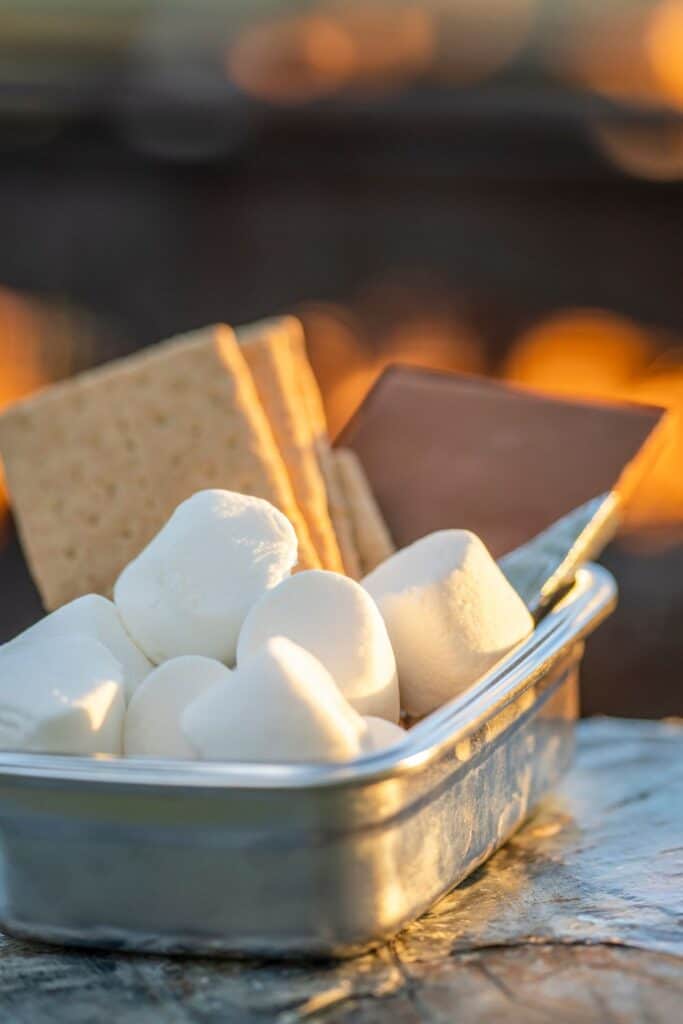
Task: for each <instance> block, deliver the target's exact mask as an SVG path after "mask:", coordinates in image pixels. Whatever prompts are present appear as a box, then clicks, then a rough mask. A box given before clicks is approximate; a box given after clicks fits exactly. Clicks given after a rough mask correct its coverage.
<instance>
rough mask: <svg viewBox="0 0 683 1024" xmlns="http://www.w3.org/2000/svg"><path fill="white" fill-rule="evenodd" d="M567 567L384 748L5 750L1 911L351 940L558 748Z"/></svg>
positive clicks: (439, 890) (562, 751) (565, 675)
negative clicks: (487, 653) (178, 757)
mask: <svg viewBox="0 0 683 1024" xmlns="http://www.w3.org/2000/svg"><path fill="white" fill-rule="evenodd" d="M615 596H616V588H615V584H614V581H613V579H612V577H611V576H610V575H609V573H608V572H606V571H605V570H604V569H601V568H598V567H596V566H589V567H586V568H584V569H581V570H580V571H579V573H578V575H577V578H576V582H575V585H574V587H573V588H572V590H571V591H570V593H569V594H568V595H567V596H566V597H565V598H564V599H563V601H562V602H561V603H560V604H559V605H558V606H557V607H556V608H555V609H553V610H552V611H551V612H550V613H549V614H548V615H547V616H546V617H545V618H544V619H543V620H542V621H541V622H540V624H539V625H538V626H537V628H536V630H535V631H534V633H533V635H532V636H531V637H530V638H529V640H528V641H526V642H525V643H523V644H522V645H520V646H519V647H518V648H517V649H516V650H514V651H513V652H512V653H511V654H510V655H509V656H508V657H507V658H506V659H505V660H504V661H503V662H501V664H500V665H498V666H497V667H496V668H495V669H494V670H493V671H492V672H490V673H489V674H488V675H487V676H486V677H485V678H483V679H482V680H480V682H479V683H478V684H477V685H476V686H474V687H473V688H472V689H471V690H469V691H468V692H467V693H465V694H463V695H462V696H461V697H459V698H456V699H455V700H453V701H452V702H451V703H450V704H448V705H446V706H445V707H443V708H441V709H439V710H438V711H436V712H434V713H433V714H431V715H429V716H428V717H427V718H425V719H424V720H423V721H422V722H420V723H418V724H417V725H415V726H414V727H413V729H411V730H410V732H409V733H407V734H406V738H405V740H403V741H402V742H401V743H400V744H399V745H397V746H396V747H394V748H392V749H390V750H387V751H386V752H383V753H381V754H376V755H374V756H371V757H365V758H363V759H360V760H357V761H355V762H352V763H349V764H345V765H289V766H272V765H243V764H241V765H237V764H234V765H233V764H216V763H198V762H173V761H149V760H143V759H125V760H124V759H121V760H118V759H116V758H110V759H104V758H103V759H92V758H79V757H57V756H48V755H39V756H35V755H26V754H0V849H1V857H2V883H1V884H2V889H1V891H0V924H1V926H2V928H3V929H5V930H6V931H8V932H11V933H13V934H15V935H20V936H27V937H33V938H38V939H42V940H45V941H49V942H59V943H65V944H77V945H92V946H102V947H108V948H114V949H124V950H138V951H147V952H151V951H155V952H164V953H166V952H183V953H197V954H199V953H227V954H243V955H244V954H249V953H253V954H262V955H266V956H273V955H275V956H298V955H328V954H333V955H349V954H353V953H356V952H359V951H360V950H362V949H363V948H366V947H368V946H369V945H371V944H373V943H376V942H378V941H381V940H382V939H385V938H387V937H388V936H390V935H392V934H393V933H395V932H396V931H398V930H399V929H400V928H401V927H402V926H403V925H405V924H407V923H408V922H409V921H411V920H413V919H414V918H416V917H418V916H419V915H420V914H421V913H423V911H425V910H426V909H427V908H428V907H429V906H430V905H431V904H432V903H433V902H434V901H435V900H437V899H438V898H439V897H440V896H442V895H443V894H444V893H446V892H447V891H448V890H449V889H451V888H453V886H455V885H457V883H458V882H460V881H462V879H463V878H465V877H466V875H468V874H469V873H470V872H471V871H473V870H474V868H476V867H477V865H478V864H481V863H482V861H484V860H485V859H486V858H487V857H488V856H489V855H490V854H491V853H493V851H494V850H496V849H497V848H498V847H499V846H500V845H501V844H502V843H503V842H504V841H505V840H506V839H507V838H508V836H509V835H510V834H511V833H512V832H513V831H514V829H516V828H517V826H518V825H519V824H520V823H521V822H522V821H523V819H524V818H525V817H526V816H527V814H528V812H529V810H530V809H531V808H532V807H533V805H534V804H535V803H536V802H537V801H538V799H539V797H540V796H541V795H542V794H543V793H545V792H546V791H547V790H548V789H549V788H550V787H552V786H553V785H554V784H555V782H556V781H557V779H558V778H559V777H560V776H561V775H562V773H563V772H564V771H565V770H566V768H567V766H568V765H569V763H570V760H571V756H572V749H573V738H574V723H575V720H576V717H577V706H578V705H577V685H578V673H579V663H580V661H581V656H582V652H583V639H584V638H585V636H586V635H587V634H588V633H589V632H591V630H593V629H594V628H595V626H596V625H597V624H598V622H600V620H601V619H602V618H604V617H605V616H606V615H607V613H608V612H609V611H610V610H611V608H612V607H613V605H614V602H615Z"/></svg>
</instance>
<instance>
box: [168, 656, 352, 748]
mask: <svg viewBox="0 0 683 1024" xmlns="http://www.w3.org/2000/svg"><path fill="white" fill-rule="evenodd" d="M181 728H182V731H183V733H184V734H185V737H186V738H187V740H188V741H189V743H190V745H191V746H192V747H193V748H194V750H195V751H196V752H197V754H198V755H199V757H202V758H206V759H208V760H221V761H260V762H273V761H276V762H277V761H280V762H288V761H346V760H348V759H350V758H354V757H358V756H359V755H360V754H361V753H362V742H363V737H364V733H365V725H364V723H363V719H362V718H361V717H360V715H358V714H357V713H356V712H355V711H354V710H353V708H352V707H351V706H350V705H349V704H348V703H347V702H346V700H344V697H343V696H342V694H341V693H340V691H339V689H338V687H337V686H336V685H335V683H334V680H333V679H332V677H331V676H330V675H329V673H328V672H327V671H326V670H325V669H324V668H323V666H322V665H321V664H320V662H319V661H317V659H316V658H314V657H313V655H312V654H309V652H308V651H305V650H304V649H303V648H301V647H298V646H297V645H296V644H293V643H291V641H289V640H286V639H285V638H284V637H275V638H274V639H272V640H268V641H267V643H266V644H265V646H263V647H262V648H260V649H259V650H258V651H257V653H256V654H255V655H254V657H253V658H251V659H250V660H247V661H245V662H240V664H239V665H238V667H237V669H236V670H235V671H234V672H233V673H232V678H231V679H230V680H229V681H226V682H225V683H219V685H218V686H214V687H213V688H212V689H210V690H207V692H206V693H204V694H202V696H201V697H198V698H197V700H195V701H193V703H192V704H190V706H189V707H188V708H187V709H186V710H185V711H184V712H183V715H182V717H181Z"/></svg>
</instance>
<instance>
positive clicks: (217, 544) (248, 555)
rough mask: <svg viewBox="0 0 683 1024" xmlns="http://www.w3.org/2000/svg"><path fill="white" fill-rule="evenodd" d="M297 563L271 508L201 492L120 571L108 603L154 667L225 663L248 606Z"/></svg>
mask: <svg viewBox="0 0 683 1024" xmlns="http://www.w3.org/2000/svg"><path fill="white" fill-rule="evenodd" d="M296 560H297V541H296V535H295V533H294V529H293V527H292V526H291V524H290V522H289V521H288V520H287V519H286V518H285V516H283V515H282V513H281V512H278V510H277V509H276V508H274V507H273V505H271V504H270V503H269V502H267V501H263V499H261V498H251V497H248V496H247V495H244V494H234V493H232V492H231V491H219V490H213V491H199V492H198V493H197V494H194V495H193V496H192V497H191V498H188V500H187V501H184V502H183V503H182V504H181V505H179V506H178V508H177V509H176V510H175V512H174V513H173V515H172V516H171V518H170V519H169V520H168V522H167V523H166V525H165V526H164V527H162V529H161V530H160V531H159V533H158V534H157V535H156V537H155V538H154V539H153V540H152V541H151V542H150V544H148V545H147V547H146V548H145V549H144V551H142V552H141V554H139V555H138V557H137V558H136V559H134V560H133V561H132V562H131V563H130V564H129V565H128V566H127V567H126V568H125V569H124V570H123V572H122V573H121V575H120V576H119V578H118V580H117V581H116V585H115V587H114V601H115V603H116V607H117V608H118V610H119V613H120V615H121V618H122V619H123V622H124V625H125V626H126V629H127V630H128V632H129V633H130V635H131V636H132V637H133V639H134V640H135V642H136V643H137V644H138V646H139V647H141V648H142V650H143V651H144V652H145V654H146V655H147V656H148V657H149V658H151V660H152V661H155V662H162V661H166V660H167V659H168V658H175V657H179V656H180V655H182V654H203V655H205V656H206V657H211V658H217V659H218V660H219V661H225V662H227V663H228V664H231V663H232V662H233V661H234V659H235V649H236V645H237V635H238V633H239V630H240V626H241V625H242V622H243V620H244V617H245V615H246V614H247V612H248V610H249V608H250V607H251V605H252V604H253V603H254V601H256V600H257V599H258V598H259V597H260V596H261V595H262V594H263V593H264V592H265V591H266V590H268V589H269V588H270V587H274V586H275V585H276V584H277V583H279V582H280V580H281V579H282V578H283V577H284V576H286V575H287V573H288V572H289V571H290V569H291V568H292V566H293V565H295V564H296Z"/></svg>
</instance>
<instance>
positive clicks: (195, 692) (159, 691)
mask: <svg viewBox="0 0 683 1024" xmlns="http://www.w3.org/2000/svg"><path fill="white" fill-rule="evenodd" d="M231 676H232V672H231V671H230V669H229V668H226V667H225V665H222V664H221V663H220V661H215V660H214V659H213V658H202V657H200V656H199V655H196V654H195V655H192V654H187V655H185V656H184V657H182V658H172V659H171V660H170V661H165V662H164V664H163V665H159V666H158V668H155V669H154V671H153V672H152V673H151V674H150V675H149V676H147V678H146V679H145V681H144V683H143V684H142V686H140V687H139V688H138V689H137V690H136V691H135V694H134V696H133V699H132V700H131V702H130V704H129V705H128V710H127V711H126V722H125V725H124V730H123V750H124V753H125V754H127V755H128V756H129V757H130V756H133V757H134V756H139V755H143V756H147V757H173V758H179V759H190V758H194V757H195V756H196V755H195V752H194V750H193V749H192V747H191V746H190V745H189V743H188V742H187V740H186V739H185V737H184V736H183V733H182V732H181V729H180V716H181V715H182V713H183V711H184V710H185V708H186V707H188V706H189V705H190V704H191V703H192V701H193V700H196V698H197V697H199V696H201V694H202V693H204V692H205V691H206V690H208V689H210V687H212V686H216V685H217V684H218V683H224V684H226V683H227V684H228V685H229V684H230V682H231Z"/></svg>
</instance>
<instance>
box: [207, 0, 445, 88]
mask: <svg viewBox="0 0 683 1024" xmlns="http://www.w3.org/2000/svg"><path fill="white" fill-rule="evenodd" d="M433 49H434V36H433V25H432V20H431V17H430V13H429V5H421V4H418V3H391V2H388V0H383V2H380V0H367V2H365V3H361V2H358V0H356V2H353V3H352V2H349V0H345V2H330V3H323V4H318V5H316V6H315V8H314V9H313V10H311V11H309V12H308V13H301V12H297V13H293V14H288V15H282V16H277V17H272V18H269V19H265V20H262V21H260V22H258V23H256V24H251V25H247V26H245V27H244V28H243V29H242V30H241V32H240V33H239V34H238V36H237V38H236V39H235V40H234V41H233V43H232V44H231V45H230V47H229V50H228V54H227V71H228V74H229V76H230V77H231V78H232V80H233V81H234V82H235V84H236V85H238V86H239V87H240V88H241V89H242V90H243V91H244V92H246V93H248V94H249V95H251V96H254V97H256V98H258V99H261V100H265V101H267V102H269V103H274V104H292V103H302V102H305V101H308V100H315V99H319V98H321V97H324V96H327V95H330V94H331V93H334V92H336V91H337V90H339V89H341V88H344V87H346V86H349V85H353V86H372V87H376V86H379V87H382V86H387V85H390V84H392V83H395V82H397V81H399V82H400V81H402V80H404V79H406V78H410V77H412V76H414V75H415V74H417V73H419V72H421V71H422V70H423V69H424V68H425V67H427V66H428V65H429V63H430V61H431V58H432V54H433Z"/></svg>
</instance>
